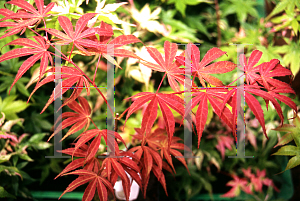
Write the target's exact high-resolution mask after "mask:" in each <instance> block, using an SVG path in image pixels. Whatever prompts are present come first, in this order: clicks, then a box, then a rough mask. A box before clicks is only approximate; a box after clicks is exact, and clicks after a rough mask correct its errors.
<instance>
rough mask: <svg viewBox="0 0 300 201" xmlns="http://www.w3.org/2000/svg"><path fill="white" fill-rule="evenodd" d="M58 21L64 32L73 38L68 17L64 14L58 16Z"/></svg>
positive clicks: (71, 26)
mask: <svg viewBox="0 0 300 201" xmlns="http://www.w3.org/2000/svg"><path fill="white" fill-rule="evenodd" d="M57 19H58V22H59V24H60V26H61V28H62V29H63V30H64V31H65V32H66V34H67V35H68V36H69V37H70V39H73V38H74V30H73V25H72V22H71V21H70V19H69V18H67V17H65V16H59V17H58V18H57Z"/></svg>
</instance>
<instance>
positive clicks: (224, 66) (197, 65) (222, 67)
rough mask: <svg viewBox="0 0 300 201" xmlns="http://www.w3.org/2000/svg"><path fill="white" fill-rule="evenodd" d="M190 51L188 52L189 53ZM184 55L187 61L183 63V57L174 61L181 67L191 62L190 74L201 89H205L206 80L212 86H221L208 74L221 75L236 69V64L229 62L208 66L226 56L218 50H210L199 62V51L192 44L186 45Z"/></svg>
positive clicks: (178, 57) (218, 81)
mask: <svg viewBox="0 0 300 201" xmlns="http://www.w3.org/2000/svg"><path fill="white" fill-rule="evenodd" d="M189 51H190V52H189ZM185 54H186V55H187V56H188V61H185V57H184V56H177V57H176V61H178V62H179V63H180V64H181V65H184V66H185V65H191V64H190V63H189V62H190V61H191V62H192V66H191V69H192V73H193V74H194V75H195V76H197V77H198V78H199V80H200V83H201V85H202V86H203V87H205V86H206V85H205V83H204V80H206V81H207V82H208V83H209V84H211V85H214V86H217V87H218V86H223V83H222V81H220V80H219V79H217V78H215V77H213V76H211V75H209V74H222V73H227V72H230V71H232V70H234V69H235V68H236V64H234V63H232V62H230V61H219V62H216V63H213V64H210V65H208V64H209V63H211V62H212V61H213V60H215V59H217V58H219V57H220V56H222V55H224V54H226V52H224V51H222V50H220V49H218V48H215V47H214V48H212V49H210V50H209V51H208V52H207V53H206V54H205V55H204V57H203V59H202V61H201V62H200V51H199V49H198V47H197V46H196V45H194V44H192V43H189V44H188V45H187V50H185Z"/></svg>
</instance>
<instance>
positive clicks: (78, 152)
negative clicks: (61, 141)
mask: <svg viewBox="0 0 300 201" xmlns="http://www.w3.org/2000/svg"><path fill="white" fill-rule="evenodd" d="M58 152H61V153H64V154H68V155H71V156H72V155H73V156H76V157H85V156H86V150H82V149H78V150H76V151H75V152H74V148H68V149H64V150H62V151H58Z"/></svg>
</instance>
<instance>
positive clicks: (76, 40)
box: [41, 13, 113, 55]
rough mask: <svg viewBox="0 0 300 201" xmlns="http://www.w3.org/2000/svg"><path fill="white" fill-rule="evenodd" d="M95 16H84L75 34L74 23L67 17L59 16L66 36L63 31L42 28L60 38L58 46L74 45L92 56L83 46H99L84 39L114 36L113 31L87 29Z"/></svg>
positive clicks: (79, 20) (78, 23)
mask: <svg viewBox="0 0 300 201" xmlns="http://www.w3.org/2000/svg"><path fill="white" fill-rule="evenodd" d="M95 15H96V13H87V14H84V15H82V16H81V17H80V18H79V19H78V21H77V22H76V25H75V32H74V30H73V25H72V22H71V21H70V19H69V18H67V17H65V16H59V17H58V22H59V24H60V26H61V27H62V29H63V30H64V32H65V33H66V34H64V33H63V32H61V31H58V30H56V29H51V28H42V29H41V30H45V31H46V32H48V33H50V34H52V35H54V36H56V37H57V38H59V39H60V40H59V41H58V42H56V44H60V45H67V44H70V43H73V46H74V45H75V47H77V48H78V49H79V50H80V51H83V52H85V53H86V54H87V55H90V54H89V52H88V51H87V50H86V49H84V48H83V46H84V47H95V48H97V47H98V45H99V44H98V43H96V42H94V41H92V40H89V39H84V38H87V37H90V36H94V35H95V34H96V33H97V34H99V35H101V36H112V35H113V32H112V31H110V30H106V29H103V28H87V29H85V27H86V24H87V23H88V21H89V20H90V19H91V18H92V17H94V16H95ZM84 29H85V30H84Z"/></svg>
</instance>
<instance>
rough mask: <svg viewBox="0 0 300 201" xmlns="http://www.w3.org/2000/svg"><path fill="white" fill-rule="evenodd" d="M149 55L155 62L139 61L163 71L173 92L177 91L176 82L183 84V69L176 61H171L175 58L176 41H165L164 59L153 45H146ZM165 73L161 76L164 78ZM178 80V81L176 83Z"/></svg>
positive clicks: (178, 88) (153, 68) (178, 89)
mask: <svg viewBox="0 0 300 201" xmlns="http://www.w3.org/2000/svg"><path fill="white" fill-rule="evenodd" d="M146 48H147V51H148V52H149V54H150V56H151V57H152V58H153V59H154V60H155V61H156V64H155V63H151V62H148V61H145V60H142V61H141V62H140V63H141V64H143V65H145V66H147V67H149V68H151V69H152V70H155V71H159V72H164V73H165V75H166V76H167V78H168V82H169V84H170V86H171V88H172V89H173V90H174V91H175V92H179V91H181V90H180V87H179V85H178V83H180V84H182V85H184V83H185V82H184V69H181V68H179V66H180V64H179V63H178V62H176V61H175V62H173V60H174V59H175V56H176V53H177V50H178V47H177V44H176V43H170V42H169V41H165V43H164V51H165V59H164V58H163V57H162V55H161V53H160V52H159V51H158V50H157V49H156V48H153V47H146ZM165 75H164V77H163V78H165ZM177 82H178V83H177Z"/></svg>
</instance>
